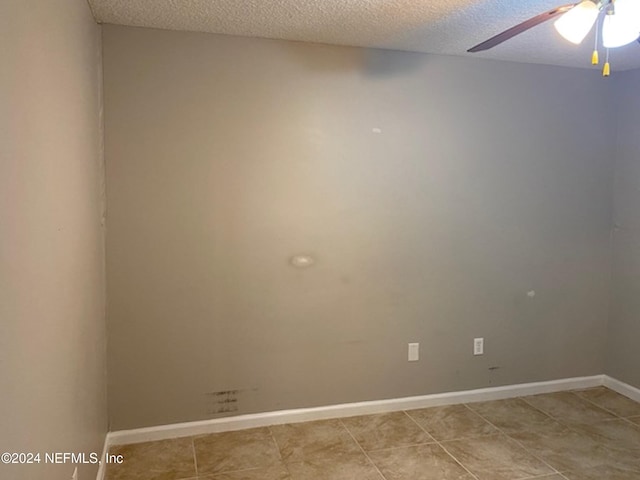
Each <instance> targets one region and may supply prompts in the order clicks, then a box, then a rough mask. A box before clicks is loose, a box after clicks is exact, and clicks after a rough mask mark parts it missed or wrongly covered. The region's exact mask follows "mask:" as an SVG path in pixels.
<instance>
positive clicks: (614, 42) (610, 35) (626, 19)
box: [602, 0, 640, 48]
mask: <svg viewBox="0 0 640 480" xmlns="http://www.w3.org/2000/svg"><path fill="white" fill-rule="evenodd" d="M638 37H640V1H638V0H631V1H630V0H626V1H625V0H617V1H616V3H615V10H614V11H611V12H607V15H606V17H605V18H604V23H603V25H602V43H603V45H604V46H605V47H606V48H616V47H622V46H623V45H627V44H629V43H631V42H635V41H636V40H637V39H638Z"/></svg>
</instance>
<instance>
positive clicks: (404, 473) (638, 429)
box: [107, 387, 640, 480]
mask: <svg viewBox="0 0 640 480" xmlns="http://www.w3.org/2000/svg"><path fill="white" fill-rule="evenodd" d="M110 453H114V454H122V455H124V458H125V462H124V463H123V464H122V465H109V468H108V469H107V480H186V479H188V480H312V479H313V480H454V479H455V480H473V479H475V480H521V479H540V480H543V479H544V480H596V479H597V480H631V479H634V480H640V404H639V403H635V402H633V401H631V400H629V399H627V398H626V397H623V396H621V395H618V394H617V393H615V392H613V391H611V390H608V389H606V388H603V387H601V388H594V389H589V390H582V391H574V392H561V393H552V394H547V395H535V396H531V397H523V398H515V399H509V400H498V401H493V402H483V403H471V404H467V405H451V406H445V407H435V408H425V409H421V410H409V411H406V412H394V413H385V414H379V415H367V416H362V417H350V418H343V419H336V420H323V421H317V422H308V423H298V424H288V425H278V426H273V427H268V428H267V427H265V428H256V429H251V430H243V431H236V432H227V433H215V434H210V435H201V436H196V437H187V438H177V439H171V440H163V441H159V442H149V443H141V444H135V445H124V446H118V447H113V448H112V449H111V452H110Z"/></svg>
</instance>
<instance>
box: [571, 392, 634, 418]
mask: <svg viewBox="0 0 640 480" xmlns="http://www.w3.org/2000/svg"><path fill="white" fill-rule="evenodd" d="M605 388H606V387H605ZM579 391H584V390H572V391H571V392H569V393H573V394H574V395H576V396H577V397H578V398H581V399H582V400H586V401H587V402H589V403H590V404H591V405H594V406H596V407H598V408H599V409H601V410H604V411H605V412H607V413H610V414H611V415H613V416H615V417H616V418H624V417H623V416H621V415H618V414H617V413H616V412H614V411H612V410H609V409H608V408H605V407H603V406H602V405H598V404H597V403H596V402H594V401H592V400H590V399H588V398H585V397H583V396H581V395H578V393H576V392H579ZM603 421H605V422H606V420H603Z"/></svg>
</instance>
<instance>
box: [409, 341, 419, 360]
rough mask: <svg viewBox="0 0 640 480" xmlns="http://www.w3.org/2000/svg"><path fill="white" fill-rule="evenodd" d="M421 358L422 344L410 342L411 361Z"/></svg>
mask: <svg viewBox="0 0 640 480" xmlns="http://www.w3.org/2000/svg"><path fill="white" fill-rule="evenodd" d="M419 358H420V344H419V343H410V344H409V361H410V362H417V361H418V359H419Z"/></svg>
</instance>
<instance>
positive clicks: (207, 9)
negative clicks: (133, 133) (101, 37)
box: [89, 0, 640, 71]
mask: <svg viewBox="0 0 640 480" xmlns="http://www.w3.org/2000/svg"><path fill="white" fill-rule="evenodd" d="M570 1H571V0H89V3H90V4H91V7H92V9H93V12H94V15H95V17H96V20H97V21H98V22H101V23H113V24H118V25H131V26H141V27H154V28H164V29H171V30H188V31H196V32H211V33H223V34H229V35H243V36H250V37H265V38H278V39H286V40H298V41H305V42H316V43H328V44H337V45H351V46H359V47H378V48H385V49H394V50H407V51H416V52H426V53H437V54H445V55H470V56H475V57H484V58H493V59H498V60H510V61H516V62H525V63H543V64H549V65H563V66H571V67H585V68H592V67H591V65H590V59H591V51H592V50H593V41H594V37H593V35H594V33H593V31H592V32H591V34H590V36H589V37H588V38H587V40H585V42H583V45H581V46H579V47H576V46H574V45H572V44H570V43H569V42H567V41H565V40H563V39H562V38H561V37H560V36H559V35H558V34H557V33H556V32H555V30H554V28H553V21H550V22H547V23H546V24H543V25H540V26H538V27H535V28H534V29H532V30H530V31H529V32H526V33H524V34H522V35H520V36H518V37H516V38H513V39H511V40H509V41H507V42H505V43H504V44H502V45H499V46H497V47H495V48H493V49H492V50H489V51H486V52H481V53H475V54H469V53H466V50H467V49H469V48H470V47H472V46H474V45H476V44H478V43H480V42H482V41H484V40H486V39H487V38H489V37H491V36H493V35H495V34H497V33H499V32H501V31H503V30H505V29H507V28H509V27H511V26H513V25H515V24H517V23H519V22H521V21H523V20H526V19H527V18H529V17H532V16H534V15H536V14H538V13H542V12H544V11H546V10H549V9H551V8H553V7H556V6H558V5H559V4H564V3H570ZM638 1H640V0H638ZM601 53H602V52H601ZM611 65H612V70H613V71H615V70H628V69H632V68H640V44H638V43H634V44H631V45H628V46H626V47H622V48H619V49H615V50H612V52H611Z"/></svg>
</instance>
